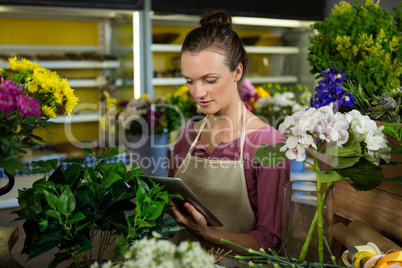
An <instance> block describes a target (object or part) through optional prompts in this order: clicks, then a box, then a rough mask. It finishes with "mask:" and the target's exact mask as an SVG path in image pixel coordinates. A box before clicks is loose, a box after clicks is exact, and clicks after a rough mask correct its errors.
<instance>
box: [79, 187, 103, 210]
mask: <svg viewBox="0 0 402 268" xmlns="http://www.w3.org/2000/svg"><path fill="white" fill-rule="evenodd" d="M78 198H79V199H80V200H81V202H83V203H84V204H88V205H90V206H91V207H92V208H94V209H95V210H97V211H100V208H99V206H98V202H97V201H96V195H95V193H94V192H93V191H91V190H87V191H85V192H83V193H81V194H80V195H79V196H78Z"/></svg>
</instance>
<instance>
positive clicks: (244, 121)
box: [239, 105, 247, 163]
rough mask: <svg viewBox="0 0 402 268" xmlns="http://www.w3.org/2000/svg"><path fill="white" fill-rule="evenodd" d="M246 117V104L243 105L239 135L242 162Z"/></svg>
mask: <svg viewBox="0 0 402 268" xmlns="http://www.w3.org/2000/svg"><path fill="white" fill-rule="evenodd" d="M246 117H247V108H246V105H243V126H242V129H241V136H240V159H239V161H241V162H242V163H243V148H244V143H245V139H246Z"/></svg>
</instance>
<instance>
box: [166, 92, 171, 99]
mask: <svg viewBox="0 0 402 268" xmlns="http://www.w3.org/2000/svg"><path fill="white" fill-rule="evenodd" d="M172 96H173V95H172V93H169V92H168V93H166V94H165V99H167V100H170V99H171V98H172Z"/></svg>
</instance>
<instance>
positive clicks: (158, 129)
mask: <svg viewBox="0 0 402 268" xmlns="http://www.w3.org/2000/svg"><path fill="white" fill-rule="evenodd" d="M120 107H121V108H122V111H121V112H120V113H119V114H118V115H117V118H118V120H117V123H118V126H119V131H120V130H124V131H125V134H132V135H155V134H168V133H169V132H170V130H171V129H172V128H173V126H172V124H171V122H169V118H168V117H167V116H166V113H165V111H166V109H169V105H168V104H166V102H165V100H164V99H162V98H160V99H155V100H154V101H150V100H149V96H148V95H142V96H141V97H140V98H138V99H133V100H130V101H129V102H120Z"/></svg>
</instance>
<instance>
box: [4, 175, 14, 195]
mask: <svg viewBox="0 0 402 268" xmlns="http://www.w3.org/2000/svg"><path fill="white" fill-rule="evenodd" d="M1 171H2V172H3V171H4V170H1ZM4 174H5V175H6V176H7V177H8V182H7V184H6V185H5V186H3V187H1V188H0V196H1V195H5V194H6V193H8V192H9V191H11V189H13V187H14V183H15V178H14V176H12V175H10V174H8V173H7V172H5V171H4ZM1 178H2V176H0V179H1Z"/></svg>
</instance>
